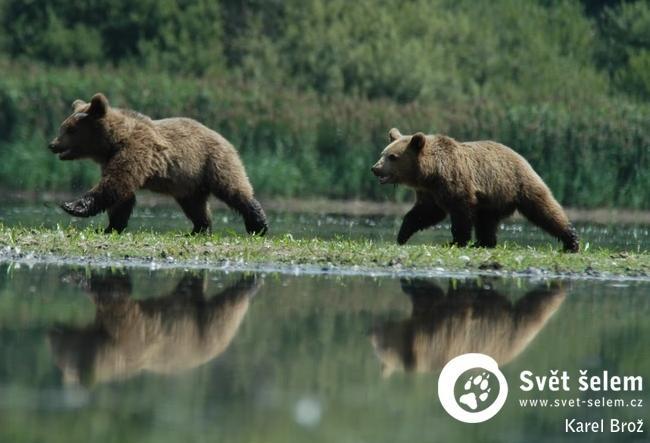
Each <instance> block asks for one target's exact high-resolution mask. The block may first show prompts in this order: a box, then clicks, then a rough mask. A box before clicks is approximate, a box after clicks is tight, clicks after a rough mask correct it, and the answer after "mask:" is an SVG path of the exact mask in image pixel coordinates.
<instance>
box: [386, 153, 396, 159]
mask: <svg viewBox="0 0 650 443" xmlns="http://www.w3.org/2000/svg"><path fill="white" fill-rule="evenodd" d="M388 160H397V155H396V154H389V155H388Z"/></svg>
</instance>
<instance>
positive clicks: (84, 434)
mask: <svg viewBox="0 0 650 443" xmlns="http://www.w3.org/2000/svg"><path fill="white" fill-rule="evenodd" d="M649 295H650V283H648V282H626V283H621V282H616V283H614V282H603V281H601V282H596V281H562V280H551V281H549V280H540V281H533V280H530V279H497V278H490V279H486V278H483V279H467V280H458V279H446V278H439V279H402V280H400V279H394V278H388V277H381V278H372V277H336V276H289V275H282V274H265V275H264V274H252V273H245V274H241V273H222V272H216V271H211V272H207V271H183V270H180V269H179V270H176V271H160V270H159V271H149V270H143V269H136V270H124V269H97V268H79V267H59V266H48V267H44V266H35V267H33V268H28V267H26V266H24V265H23V266H16V265H11V264H3V265H0V441H2V442H5V441H6V442H40V441H47V442H54V443H56V442H88V441H92V442H127V441H138V442H156V443H161V442H179V441H206V442H207V441H229V442H276V441H277V442H283V443H284V442H288V441H289V442H290V441H316V442H332V441H337V442H366V441H367V442H390V443H393V442H429V441H431V442H433V441H446V442H456V441H457V442H468V441H480V442H493V441H499V442H519V441H575V440H578V441H593V440H597V441H642V440H643V438H647V433H646V434H641V435H639V434H620V435H614V436H613V435H612V434H609V433H604V434H587V435H578V434H566V433H564V431H563V430H564V419H565V418H566V417H571V418H583V419H587V418H588V419H594V420H595V419H600V418H605V419H609V418H619V419H625V418H627V419H636V418H644V417H645V418H647V417H648V409H647V408H648V406H647V403H648V402H649V401H650V399H649V398H648V394H647V392H648V391H647V387H646V390H645V392H628V393H611V392H609V393H605V394H604V393H591V394H590V393H580V392H577V390H574V391H572V392H570V393H565V394H561V395H560V397H562V398H573V397H581V398H588V397H591V396H593V397H601V396H603V395H606V396H607V397H612V398H619V397H620V398H624V399H625V400H626V401H628V400H630V399H634V398H641V399H643V400H644V401H645V402H646V405H645V408H642V409H635V408H629V407H621V408H591V409H589V408H581V409H566V408H555V409H554V408H546V409H540V408H523V407H520V406H519V404H518V401H519V400H520V399H523V398H533V397H542V398H544V397H545V398H556V397H557V395H556V394H555V393H545V394H541V395H532V394H528V393H524V392H522V391H521V390H520V389H519V388H518V380H517V378H518V376H519V373H520V371H522V370H525V369H530V370H533V371H535V372H536V373H539V374H543V375H548V374H549V371H550V370H556V369H559V370H566V371H568V372H569V373H571V374H572V375H576V376H577V374H578V370H579V369H586V370H588V371H589V373H590V374H600V373H602V371H604V370H607V371H609V373H610V374H618V375H643V376H644V377H645V379H644V381H645V382H647V380H648V375H650V355H649V354H648V352H647V349H648V347H647V337H649V336H650V323H649V322H648V315H649V314H650V297H649ZM469 351H473V352H484V353H488V354H490V355H492V356H493V357H494V358H495V359H496V360H497V361H499V363H500V365H501V369H502V371H503V373H504V375H505V376H506V378H507V380H508V381H509V384H510V391H511V392H510V396H509V398H508V400H507V402H506V405H505V407H504V409H503V410H502V411H501V412H500V413H499V414H498V415H497V416H496V417H494V418H493V419H492V420H490V421H488V422H486V423H483V424H477V425H468V424H462V423H459V422H457V421H455V420H454V419H452V418H451V417H450V416H449V415H447V413H446V412H445V411H444V410H443V409H442V407H441V406H440V402H439V401H438V398H437V378H438V375H439V372H440V369H441V367H442V365H444V364H445V362H446V361H447V360H448V359H449V358H451V357H453V356H455V355H456V354H458V353H463V352H469ZM646 426H647V424H646ZM646 432H647V431H646ZM640 437H643V438H640Z"/></svg>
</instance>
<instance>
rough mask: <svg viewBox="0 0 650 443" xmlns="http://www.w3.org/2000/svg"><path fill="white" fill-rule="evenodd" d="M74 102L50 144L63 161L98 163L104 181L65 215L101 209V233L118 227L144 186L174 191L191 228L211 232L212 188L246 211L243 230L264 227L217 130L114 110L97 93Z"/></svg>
mask: <svg viewBox="0 0 650 443" xmlns="http://www.w3.org/2000/svg"><path fill="white" fill-rule="evenodd" d="M72 106H73V109H74V112H73V114H72V115H71V116H70V117H68V118H67V119H66V120H65V121H64V122H63V124H62V125H61V129H60V134H59V136H58V137H56V138H55V139H54V140H53V141H52V142H51V143H50V146H49V148H50V150H51V151H52V152H54V153H56V154H59V158H60V159H61V160H73V159H80V158H90V159H92V160H94V161H96V162H97V163H99V164H100V165H101V168H102V179H101V181H100V182H99V184H98V185H97V186H95V187H94V188H93V189H91V190H90V191H89V192H88V193H86V194H85V195H84V196H83V197H81V198H80V199H77V200H74V201H70V202H66V203H63V204H62V208H63V209H64V210H65V211H66V212H68V213H69V214H71V215H74V216H76V217H89V216H93V215H96V214H98V213H99V212H101V211H104V210H106V211H108V219H109V225H108V227H107V228H106V232H111V231H117V232H121V231H122V230H124V228H126V225H127V223H128V220H129V217H130V215H131V211H132V210H133V206H134V205H135V192H136V191H137V190H138V189H140V188H145V189H149V190H151V191H154V192H159V193H163V194H167V195H170V196H172V197H174V198H175V199H176V201H177V202H178V204H179V205H180V206H181V208H182V209H183V211H184V212H185V215H186V216H187V217H188V218H189V219H190V220H191V221H192V223H193V224H194V229H193V231H192V232H193V233H197V232H204V231H209V230H210V226H211V220H210V211H209V208H208V204H207V201H208V197H209V195H210V194H214V195H215V196H216V197H217V198H219V199H221V200H222V201H224V202H225V203H226V204H227V205H228V206H230V207H231V208H232V209H234V210H235V211H237V212H238V213H240V214H241V215H242V216H243V217H244V222H245V224H246V230H247V231H248V232H249V233H256V234H261V235H263V234H264V233H265V232H266V230H267V223H266V216H265V214H264V211H263V210H262V207H261V206H260V204H259V202H258V201H257V200H256V199H255V198H254V197H253V188H252V187H251V184H250V182H249V180H248V177H247V175H246V171H245V170H244V166H243V164H242V162H241V160H240V158H239V155H238V154H237V151H236V150H235V148H233V146H232V145H231V144H230V143H229V142H228V141H227V140H226V139H225V138H223V137H222V136H221V135H219V134H217V133H216V132H214V131H212V130H211V129H209V128H206V127H205V126H203V125H202V124H200V123H199V122H197V121H195V120H192V119H188V118H167V119H163V120H151V119H150V118H149V117H146V116H144V115H142V114H139V113H137V112H134V111H128V110H122V109H117V108H112V107H110V106H109V104H108V101H107V100H106V97H104V96H103V95H102V94H95V96H93V98H92V100H91V101H90V103H85V102H83V101H81V100H76V101H75V102H74V103H73V105H72Z"/></svg>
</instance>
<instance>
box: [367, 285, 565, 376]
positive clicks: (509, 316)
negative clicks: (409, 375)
mask: <svg viewBox="0 0 650 443" xmlns="http://www.w3.org/2000/svg"><path fill="white" fill-rule="evenodd" d="M401 284H402V291H404V292H405V293H406V294H408V295H409V296H410V298H411V305H412V311H411V317H410V318H408V319H404V320H401V321H389V322H386V323H384V324H381V325H379V326H377V327H376V328H375V330H374V331H373V333H372V334H371V336H370V341H371V343H372V346H373V348H374V351H375V354H376V355H377V357H378V358H379V360H380V362H381V364H382V375H383V376H384V377H386V376H389V375H391V374H392V373H393V372H395V371H412V372H431V371H437V370H440V369H441V368H442V367H443V366H444V365H445V364H446V363H447V362H448V361H449V360H451V359H452V358H454V357H456V356H458V355H461V354H466V353H469V352H480V353H483V354H487V355H489V356H491V357H492V358H494V359H495V360H496V361H497V363H498V364H499V366H501V365H504V364H507V363H508V362H510V361H512V360H513V359H514V358H515V357H517V355H519V354H520V353H521V352H523V350H524V349H526V347H527V346H528V345H529V344H530V342H531V341H532V340H533V339H534V338H535V336H536V335H537V334H538V333H539V331H541V330H542V329H543V328H544V325H545V324H546V323H547V322H548V320H549V319H550V318H551V317H552V316H553V314H554V313H555V312H556V311H557V310H558V308H559V307H560V305H561V304H562V302H563V301H564V299H565V291H564V289H563V288H562V286H561V284H559V283H553V284H551V285H550V286H548V287H547V286H540V287H537V288H534V289H532V290H531V291H529V292H528V293H527V294H526V295H524V296H523V297H522V298H521V299H519V300H518V301H517V302H516V303H514V304H513V303H512V302H511V301H510V300H508V298H506V297H505V296H504V295H502V294H501V293H499V292H497V291H496V290H494V289H492V288H491V287H490V286H489V285H485V284H484V282H478V281H471V280H470V281H467V282H461V283H459V284H452V281H450V282H449V289H448V290H447V293H446V294H445V292H444V291H443V290H442V288H440V287H439V286H438V285H437V284H436V283H434V282H433V281H428V280H424V279H414V280H411V279H402V281H401Z"/></svg>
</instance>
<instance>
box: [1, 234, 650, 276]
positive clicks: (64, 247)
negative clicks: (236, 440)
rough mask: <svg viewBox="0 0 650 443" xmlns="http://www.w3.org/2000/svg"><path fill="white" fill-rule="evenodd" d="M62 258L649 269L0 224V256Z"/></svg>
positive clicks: (550, 252) (523, 255)
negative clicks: (20, 226) (109, 233)
mask: <svg viewBox="0 0 650 443" xmlns="http://www.w3.org/2000/svg"><path fill="white" fill-rule="evenodd" d="M30 254H31V255H34V256H35V257H36V258H38V257H44V256H49V257H50V258H52V257H55V258H59V257H60V258H62V259H84V260H85V259H89V260H91V262H92V261H93V260H95V261H96V262H97V263H105V262H106V261H108V262H110V261H112V260H116V261H122V260H140V261H142V260H144V261H154V262H158V263H169V264H174V265H178V266H183V265H184V264H201V265H222V264H223V263H224V262H226V261H228V262H230V263H232V264H237V265H279V266H296V265H303V266H304V265H313V266H321V267H324V268H334V267H344V268H348V269H349V268H355V267H356V269H358V270H366V271H372V270H376V271H379V270H383V271H399V270H420V271H422V270H425V271H426V270H436V271H442V270H444V271H450V272H454V271H462V270H469V271H484V270H497V271H502V272H526V273H539V272H540V271H543V272H550V273H554V274H565V273H566V274H573V273H580V274H584V275H595V276H596V275H601V276H602V275H605V276H628V277H632V276H636V277H644V276H650V253H648V252H640V253H631V252H630V253H628V252H612V251H609V250H606V249H595V248H591V249H587V250H586V251H582V252H581V253H579V254H566V253H563V252H561V251H560V250H559V249H558V248H557V247H552V246H551V245H549V246H546V247H538V248H530V247H524V246H519V245H513V244H508V243H504V244H502V245H500V246H499V247H497V248H495V249H481V248H457V247H449V246H443V245H434V244H432V245H413V246H408V245H407V246H398V245H396V244H390V243H378V242H373V241H371V240H347V239H343V238H341V239H336V240H321V239H318V238H313V239H302V240H295V239H293V238H292V237H291V236H290V235H286V236H283V237H275V238H273V237H271V238H255V237H242V236H237V235H234V234H232V235H230V234H229V235H223V234H213V235H211V236H189V235H187V234H185V233H180V232H168V233H154V232H144V231H141V232H135V233H125V234H123V235H104V234H100V233H96V232H95V231H93V230H90V229H86V230H77V229H74V228H68V229H64V230H52V229H40V228H39V229H33V228H10V227H4V226H2V225H0V259H5V260H12V259H16V258H25V257H28V256H29V255H30Z"/></svg>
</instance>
